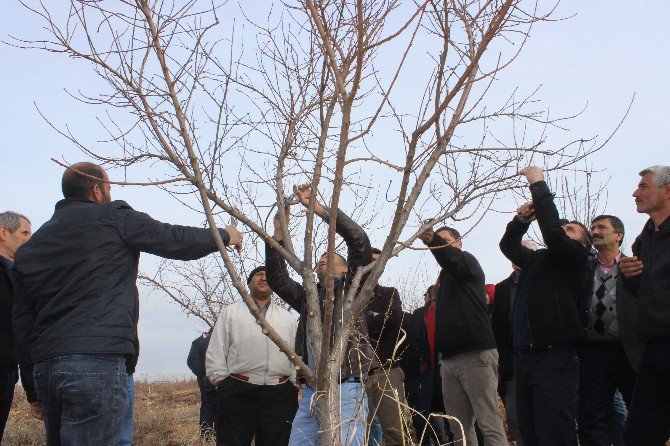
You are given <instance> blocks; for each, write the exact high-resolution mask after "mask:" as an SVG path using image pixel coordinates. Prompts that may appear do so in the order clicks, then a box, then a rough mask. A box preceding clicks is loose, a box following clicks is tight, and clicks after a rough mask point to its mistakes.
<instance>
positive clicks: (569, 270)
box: [500, 181, 593, 348]
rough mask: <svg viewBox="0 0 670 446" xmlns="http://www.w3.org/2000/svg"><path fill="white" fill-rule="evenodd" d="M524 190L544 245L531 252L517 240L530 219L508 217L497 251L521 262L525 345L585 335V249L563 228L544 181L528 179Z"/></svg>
mask: <svg viewBox="0 0 670 446" xmlns="http://www.w3.org/2000/svg"><path fill="white" fill-rule="evenodd" d="M530 190H531V193H532V196H533V205H534V208H535V215H536V216H537V222H538V224H539V226H540V232H541V233H542V237H543V239H544V243H545V244H546V246H547V248H546V249H539V250H537V251H533V250H532V249H528V248H526V247H524V246H523V245H521V239H522V238H523V236H524V234H525V233H526V231H528V227H529V226H530V224H528V223H522V222H520V221H519V220H518V219H517V218H516V217H514V219H512V221H511V222H509V223H508V224H507V230H506V231H505V234H504V235H503V238H502V240H500V250H501V251H502V253H503V254H504V255H505V257H507V258H508V259H509V260H510V261H511V262H512V263H514V264H516V265H518V266H519V267H521V276H520V277H519V285H518V289H519V291H518V292H517V293H519V292H521V290H522V289H524V287H525V289H527V305H528V322H529V326H530V336H531V348H533V347H542V346H545V345H549V344H555V343H563V342H568V343H570V342H576V341H582V340H584V339H585V338H586V330H585V327H586V317H585V311H584V309H585V308H586V305H587V302H588V298H589V294H590V292H591V283H592V280H593V277H592V276H589V268H588V251H587V249H586V248H585V247H584V246H583V245H582V244H581V243H579V242H577V241H575V240H572V239H571V238H570V237H568V236H567V234H566V233H565V231H564V230H563V228H562V226H561V222H560V220H559V217H558V210H557V209H556V205H555V204H554V196H553V194H552V193H551V192H550V191H549V187H548V186H547V183H545V182H544V181H539V182H537V183H534V184H532V185H531V186H530ZM518 299H519V294H517V302H518Z"/></svg>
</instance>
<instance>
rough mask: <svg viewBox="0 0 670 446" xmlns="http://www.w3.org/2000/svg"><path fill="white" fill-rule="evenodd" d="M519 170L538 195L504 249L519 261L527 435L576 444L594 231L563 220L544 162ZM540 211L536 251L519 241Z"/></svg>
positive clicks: (515, 222) (516, 344)
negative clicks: (580, 347)
mask: <svg viewBox="0 0 670 446" xmlns="http://www.w3.org/2000/svg"><path fill="white" fill-rule="evenodd" d="M519 174H520V175H524V176H525V177H526V179H527V181H528V184H529V185H530V192H531V196H532V203H527V204H525V205H523V206H521V207H519V209H517V215H516V216H515V217H514V218H513V219H512V221H511V222H510V223H508V224H507V229H506V231H505V234H504V235H503V237H502V239H501V240H500V250H501V251H502V253H503V254H504V255H505V257H507V258H508V259H509V260H510V261H511V262H512V263H514V264H515V265H518V266H519V267H520V268H521V275H520V276H519V283H518V285H517V293H516V299H515V303H514V318H513V329H512V338H513V339H512V345H513V348H514V352H515V357H514V373H515V374H516V386H517V389H516V390H517V412H518V417H519V427H520V429H521V437H522V440H523V442H524V444H525V445H526V446H536V445H557V446H558V445H565V446H574V445H575V444H577V435H576V433H575V419H576V417H577V398H578V388H579V359H578V358H577V350H576V347H575V344H577V343H579V342H582V341H583V340H584V338H585V337H586V334H585V330H584V321H583V320H582V315H581V314H580V313H582V310H581V309H582V305H583V302H584V300H585V297H586V295H587V294H588V291H587V290H588V287H587V283H588V270H587V265H588V253H589V249H590V247H591V244H590V234H589V233H588V231H586V230H585V227H584V225H582V224H579V223H578V222H574V221H573V222H568V221H561V220H560V218H559V215H558V210H557V209H556V204H555V203H554V195H553V194H552V193H551V191H550V190H549V187H548V186H547V183H546V182H545V181H544V172H542V169H540V168H537V167H532V166H529V167H526V168H525V169H522V170H521V171H520V172H519ZM535 219H537V221H538V224H539V226H540V231H541V233H542V237H543V240H544V243H545V245H546V249H539V250H537V251H533V250H531V249H529V248H527V247H525V246H523V245H522V244H521V240H522V238H523V236H524V235H525V233H526V232H527V231H528V228H529V227H530V223H531V222H532V221H533V220H535ZM610 401H611V399H610Z"/></svg>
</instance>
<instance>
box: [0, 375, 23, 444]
mask: <svg viewBox="0 0 670 446" xmlns="http://www.w3.org/2000/svg"><path fill="white" fill-rule="evenodd" d="M0 373H1V375H0V443H1V442H2V436H3V435H4V433H5V426H6V425H7V418H9V411H10V410H11V408H12V400H13V399H14V387H15V386H16V382H17V381H18V377H19V373H18V370H17V369H16V367H12V368H11V369H10V370H3V371H2V372H0Z"/></svg>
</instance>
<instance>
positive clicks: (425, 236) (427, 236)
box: [419, 228, 435, 244]
mask: <svg viewBox="0 0 670 446" xmlns="http://www.w3.org/2000/svg"><path fill="white" fill-rule="evenodd" d="M419 238H420V239H421V241H422V242H424V243H426V244H427V243H430V242H432V241H433V238H435V232H434V231H433V228H428V229H426V230H425V231H423V232H422V233H421V234H419Z"/></svg>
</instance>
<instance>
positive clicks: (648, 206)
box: [633, 172, 670, 214]
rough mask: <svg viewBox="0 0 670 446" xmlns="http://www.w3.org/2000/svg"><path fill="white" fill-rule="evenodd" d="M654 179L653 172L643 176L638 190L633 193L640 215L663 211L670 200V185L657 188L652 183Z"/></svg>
mask: <svg viewBox="0 0 670 446" xmlns="http://www.w3.org/2000/svg"><path fill="white" fill-rule="evenodd" d="M653 178H654V173H653V172H649V173H646V174H644V175H643V176H641V177H640V182H639V183H638V185H637V189H635V192H633V197H635V207H636V208H637V211H638V212H639V213H640V214H648V213H650V212H654V211H657V210H659V209H663V208H664V207H665V206H667V202H668V200H670V185H665V186H661V187H657V186H656V185H655V184H654V183H653V181H652V180H653Z"/></svg>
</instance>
